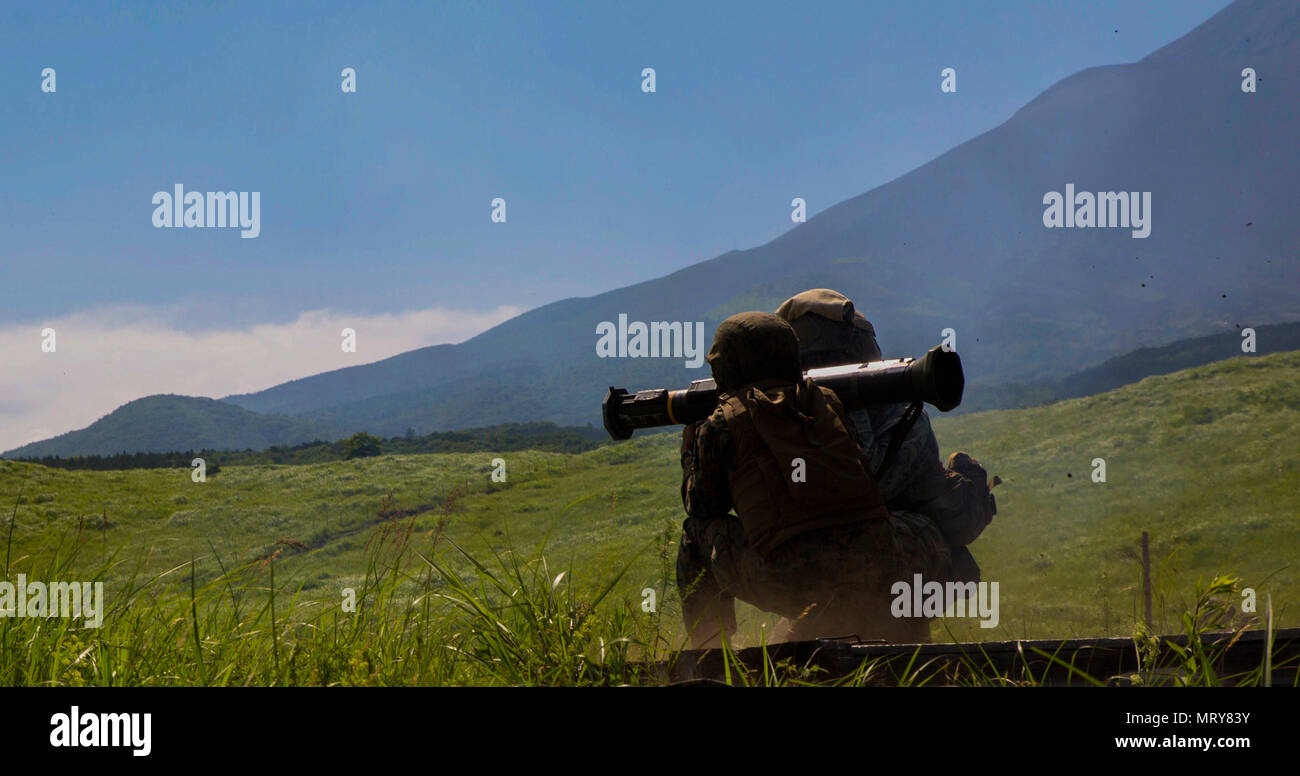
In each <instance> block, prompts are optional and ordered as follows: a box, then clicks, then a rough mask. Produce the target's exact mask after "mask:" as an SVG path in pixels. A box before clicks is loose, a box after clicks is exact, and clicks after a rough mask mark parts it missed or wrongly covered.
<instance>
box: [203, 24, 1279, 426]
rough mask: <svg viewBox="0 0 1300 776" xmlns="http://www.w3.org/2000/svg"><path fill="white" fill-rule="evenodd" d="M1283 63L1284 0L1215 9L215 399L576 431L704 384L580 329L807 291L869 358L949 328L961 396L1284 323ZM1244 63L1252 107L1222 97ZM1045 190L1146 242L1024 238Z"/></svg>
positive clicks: (748, 305) (393, 418)
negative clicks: (1132, 224) (818, 290)
mask: <svg viewBox="0 0 1300 776" xmlns="http://www.w3.org/2000/svg"><path fill="white" fill-rule="evenodd" d="M1298 50H1300V5H1298V4H1296V3H1294V2H1291V1H1290V0H1238V2H1236V3H1234V4H1232V5H1231V6H1229V7H1228V8H1226V9H1224V10H1223V11H1222V12H1220V13H1219V14H1217V15H1215V16H1214V17H1213V18H1211V19H1209V20H1208V21H1207V22H1205V23H1204V24H1202V25H1200V26H1199V27H1197V28H1196V29H1194V30H1192V31H1191V32H1190V33H1188V34H1187V35H1186V36H1184V37H1183V38H1180V39H1179V40H1177V41H1175V42H1173V43H1171V44H1169V45H1167V46H1165V47H1163V48H1161V49H1159V50H1157V51H1155V52H1154V53H1152V54H1150V55H1149V56H1147V57H1145V58H1143V59H1142V60H1140V61H1138V62H1134V63H1131V64H1122V65H1112V66H1106V67H1097V68H1091V69H1087V70H1084V71H1081V72H1079V73H1077V74H1075V75H1073V76H1071V77H1069V78H1066V79H1064V80H1062V81H1060V82H1058V83H1057V84H1055V85H1054V86H1052V87H1051V88H1049V89H1047V90H1046V91H1045V92H1043V93H1042V94H1041V95H1039V96H1038V97H1037V98H1035V99H1034V100H1032V101H1030V102H1029V103H1028V104H1026V105H1025V106H1024V107H1023V108H1021V109H1020V110H1019V111H1017V112H1016V113H1015V114H1014V115H1013V116H1012V117H1011V118H1010V119H1009V120H1007V121H1006V122H1005V123H1004V124H1002V125H1000V126H998V127H996V128H995V129H993V130H990V131H989V132H986V133H984V134H983V135H980V136H979V137H976V138H974V139H972V140H970V141H968V142H966V143H963V144H961V145H960V146H958V147H956V148H954V149H952V150H950V151H948V152H946V153H944V154H942V155H941V156H939V157H938V158H936V159H934V160H933V161H931V162H929V163H927V164H925V165H923V166H921V167H919V168H917V169H916V170H914V171H912V172H910V173H908V174H907V175H904V176H902V177H900V178H898V179H896V180H894V181H891V182H889V183H887V184H885V185H883V186H880V187H878V188H875V189H873V190H871V191H868V192H866V193H864V194H862V195H860V196H858V197H854V198H853V199H850V200H847V201H845V202H842V203H840V204H838V205H836V206H834V207H831V208H829V209H827V210H825V211H823V212H821V213H819V214H818V215H816V216H814V217H813V218H811V219H809V220H808V222H807V223H805V224H800V225H798V226H795V227H794V228H792V229H791V230H789V231H788V232H787V233H785V234H784V235H782V236H781V237H779V238H778V239H776V240H773V241H771V242H769V243H767V244H765V245H762V246H759V247H756V248H752V249H749V250H743V251H731V252H728V253H725V254H723V255H721V256H718V257H715V258H713V259H710V260H708V261H704V262H701V263H699V264H696V265H694V266H691V267H688V268H686V269H683V270H681V271H678V272H675V273H672V274H670V275H667V276H665V277H661V278H657V279H654V280H650V281H646V282H643V283H639V284H636V285H633V286H628V287H625V288H620V289H616V290H613V291H610V292H607V293H604V294H600V295H597V296H593V297H586V298H573V299H565V300H562V301H558V302H554V303H552V304H549V305H545V306H543V307H539V308H537V309H534V310H532V311H530V312H527V313H525V314H523V315H520V316H518V317H516V318H514V319H511V320H510V321H507V322H506V323H503V324H501V325H498V326H496V327H494V328H492V329H490V330H488V331H486V332H484V333H483V334H480V335H479V336H477V337H474V338H473V339H470V340H468V341H466V342H464V343H462V344H459V345H439V346H435V347H431V348H424V349H420V350H415V351H411V352H408V353H404V354H401V355H398V356H395V357H393V358H389V359H386V360H384V361H379V362H376V363H372V364H367V365H362V366H356V367H349V368H346V369H341V370H337V371H333V372H327V373H324V374H320V375H315V376H311V377H306V378H303V379H300V380H294V381H291V382H288V383H284V384H282V385H278V386H275V387H273V388H270V389H268V390H265V391H261V392H258V393H253V394H245V395H237V396H230V397H226V399H225V400H224V401H226V402H229V403H231V404H234V405H238V406H239V407H243V408H245V409H248V410H252V411H254V412H258V413H282V414H288V415H294V416H299V417H301V418H303V419H304V420H308V421H312V422H316V423H320V424H324V425H326V426H329V427H334V428H347V429H350V430H355V429H361V428H364V429H366V430H368V431H370V432H372V433H377V434H383V435H394V434H399V433H401V432H402V431H403V430H405V429H406V428H407V427H414V428H415V429H416V430H417V431H419V432H421V433H424V432H428V431H433V430H442V429H451V428H465V427H471V426H484V425H491V424H495V423H501V422H511V421H517V422H522V421H553V422H556V423H561V424H585V423H593V424H599V422H600V419H599V406H600V400H601V397H602V396H603V394H604V391H605V388H606V387H607V386H609V385H619V386H624V387H627V388H644V387H658V386H664V385H677V384H684V383H685V382H686V381H688V380H690V379H695V378H698V377H702V376H707V374H708V371H707V366H706V367H704V368H702V369H696V370H691V369H687V368H685V367H684V366H683V362H684V360H685V359H684V358H682V357H678V358H656V359H650V358H638V359H633V358H605V359H602V358H598V357H597V354H596V348H595V345H596V340H597V336H596V328H597V326H598V324H600V323H601V322H602V321H614V322H616V321H618V319H619V315H620V314H626V316H627V318H628V320H631V321H645V322H650V321H703V323H704V325H705V327H706V332H707V334H706V336H705V347H706V349H707V346H708V340H709V339H711V334H712V330H713V328H714V327H715V326H716V324H717V323H718V322H719V321H721V320H722V319H723V318H724V317H726V316H727V315H729V314H731V313H734V312H738V311H742V310H748V309H765V310H772V309H775V307H776V306H777V305H778V304H779V303H780V302H781V301H782V300H783V299H785V298H786V297H788V296H790V295H791V294H794V293H797V292H798V291H801V290H804V289H806V288H813V287H831V288H836V289H839V290H841V291H843V292H844V293H846V294H849V295H850V296H851V297H853V298H854V299H855V301H856V302H857V304H858V307H859V309H861V310H862V311H863V312H864V313H865V314H866V315H867V317H868V318H870V319H871V320H872V321H873V323H874V324H875V326H876V329H877V332H878V335H879V339H880V343H881V346H882V348H883V350H884V351H885V353H886V354H887V355H916V354H919V353H921V352H922V351H923V350H924V349H925V348H927V347H928V346H930V345H932V344H935V343H937V342H938V341H939V340H940V338H941V332H942V331H943V330H944V329H947V328H951V329H953V330H954V331H955V332H956V338H957V340H956V341H957V349H958V350H959V351H960V352H961V354H962V356H963V361H964V363H965V366H966V370H967V375H968V381H969V382H968V395H969V396H970V397H971V398H972V399H973V400H976V401H979V400H980V392H981V391H992V390H996V388H995V387H996V386H999V385H1002V384H1006V383H1012V382H1019V383H1033V382H1041V381H1050V380H1055V379H1058V378H1061V377H1063V376H1065V375H1068V374H1071V373H1074V372H1076V371H1078V370H1080V369H1082V368H1084V367H1087V366H1090V365H1094V364H1097V363H1099V362H1101V361H1103V360H1105V359H1107V358H1110V357H1113V356H1116V355H1119V354H1122V353H1126V352H1128V351H1132V350H1134V349H1136V348H1140V347H1150V346H1156V345H1161V344H1164V343H1167V342H1170V341H1173V340H1177V339H1180V338H1185V337H1194V336H1205V335H1209V334H1213V333H1216V332H1226V331H1236V327H1237V326H1243V327H1244V326H1259V325H1262V324H1268V323H1275V322H1281V321H1288V320H1296V319H1300V294H1297V293H1296V290H1297V288H1298V287H1300V284H1298V283H1297V280H1300V278H1298V277H1297V269H1296V266H1297V235H1298V229H1297V223H1296V219H1295V211H1296V206H1297V203H1300V183H1298V182H1297V181H1298V180H1300V155H1297V154H1296V153H1295V151H1294V138H1295V137H1296V136H1297V135H1300V116H1298V115H1297V110H1298V108H1297V106H1298V105H1300V88H1298V87H1300V61H1298V60H1297V57H1296V55H1295V52H1296V51H1298ZM1246 67H1250V68H1253V69H1254V70H1255V72H1256V73H1257V77H1258V90H1257V91H1256V92H1255V93H1245V92H1243V90H1242V88H1241V84H1242V80H1243V76H1242V70H1243V68H1246ZM862 152H863V153H871V150H870V149H863V151H862ZM1067 184H1073V186H1074V189H1075V190H1076V191H1079V192H1084V191H1086V192H1108V191H1115V192H1150V197H1151V211H1150V214H1149V215H1150V219H1151V220H1150V235H1149V236H1148V237H1146V238H1144V239H1136V238H1134V237H1133V236H1132V230H1131V229H1128V228H1053V229H1048V228H1046V227H1045V226H1044V220H1043V219H1044V195H1045V194H1046V193H1047V192H1053V191H1055V192H1063V191H1065V188H1066V186H1067ZM593 271H595V272H599V268H598V267H593ZM1262 344H1266V343H1262ZM1239 353H1240V351H1239V349H1238V350H1235V352H1234V350H1233V349H1231V348H1228V352H1225V353H1223V357H1225V358H1226V357H1229V356H1232V355H1236V354H1239Z"/></svg>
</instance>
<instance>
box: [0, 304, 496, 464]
mask: <svg viewBox="0 0 1300 776" xmlns="http://www.w3.org/2000/svg"><path fill="white" fill-rule="evenodd" d="M520 312H522V310H521V309H520V308H517V307H511V306H505V305H503V306H500V307H497V308H496V309H495V310H489V311H484V312H464V311H458V310H449V309H446V308H437V307H435V308H430V309H427V310H411V311H407V312H401V313H392V314H384V315H348V314H346V313H340V312H335V311H332V310H310V311H307V312H303V313H301V314H300V315H299V316H298V318H297V319H296V320H294V321H291V322H288V323H266V324H256V325H254V326H252V327H251V328H246V329H224V330H221V329H217V330H206V331H184V330H181V329H180V328H179V327H177V326H176V325H174V324H173V323H172V322H170V321H169V320H168V318H169V317H170V316H167V315H165V314H164V313H163V312H161V311H157V310H148V309H143V308H138V307H116V308H110V309H102V310H93V311H86V312H80V313H75V314H72V315H69V316H65V317H62V318H56V319H52V320H44V321H34V322H29V323H26V324H6V325H4V326H0V396H2V397H3V401H0V450H10V449H13V448H15V447H18V446H21V445H25V444H27V443H28V442H34V441H37V440H40V439H47V438H49V437H51V436H55V435H57V434H62V433H64V432H66V431H71V430H73V429H79V428H84V427H86V426H88V425H90V424H91V423H93V422H94V421H96V420H98V419H99V418H101V417H103V416H104V415H106V414H108V413H110V412H112V411H113V410H115V409H117V408H118V407H120V406H122V405H123V404H125V403H127V402H129V401H131V400H133V399H138V398H140V397H142V396H149V395H151V394H156V393H179V394H185V395H189V396H211V397H214V398H220V397H222V396H227V395H229V394H232V393H249V392H252V391H259V390H262V389H264V388H269V387H271V386H272V385H276V384H278V383H282V382H285V381H286V380H293V379H296V378H299V377H307V376H309V375H313V374H317V373H318V372H325V371H329V370H331V369H338V368H341V367H345V366H355V365H357V364H366V363H370V362H373V361H379V360H381V359H384V358H388V357H389V356H393V355H396V354H398V353H402V352H405V351H408V350H413V349H415V348H421V347H425V346H428V345H438V344H442V343H447V342H462V341H464V340H466V339H468V338H470V337H472V336H474V335H475V334H478V333H479V332H482V331H484V330H486V329H489V328H491V327H493V326H495V325H496V324H498V323H501V322H502V321H505V320H508V319H510V318H513V317H514V316H516V315H518V314H519V313H520ZM47 327H48V328H52V329H54V330H55V337H56V340H55V341H56V345H57V350H56V352H54V353H45V352H42V350H41V342H42V339H43V338H42V336H41V330H42V329H45V328H47ZM344 328H351V329H354V330H355V331H356V340H357V352H356V353H344V352H343V350H342V348H341V347H340V344H341V342H342V337H341V332H342V331H343V329H344Z"/></svg>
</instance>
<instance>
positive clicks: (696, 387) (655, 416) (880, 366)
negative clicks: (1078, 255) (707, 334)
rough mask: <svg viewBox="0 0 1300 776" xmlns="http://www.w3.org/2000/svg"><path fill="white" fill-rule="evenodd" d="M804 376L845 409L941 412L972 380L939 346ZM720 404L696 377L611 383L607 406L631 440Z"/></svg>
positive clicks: (615, 428) (709, 382) (608, 418)
mask: <svg viewBox="0 0 1300 776" xmlns="http://www.w3.org/2000/svg"><path fill="white" fill-rule="evenodd" d="M803 374H804V377H806V378H808V379H809V380H812V381H813V382H814V383H816V384H817V385H820V386H822V387H824V388H830V389H831V390H832V391H834V392H835V395H836V396H838V397H839V399H840V402H841V403H843V404H844V408H845V409H847V410H849V411H853V410H857V409H861V408H863V407H865V406H867V405H869V404H896V403H909V402H918V401H919V402H925V403H927V404H932V405H934V406H935V408H937V409H938V410H939V411H940V412H947V411H948V410H951V409H953V408H954V407H956V406H957V405H959V404H961V394H962V390H963V389H964V388H965V386H966V378H965V375H964V374H963V373H962V369H961V357H959V356H958V355H957V352H956V351H954V350H944V349H943V347H942V346H938V345H936V346H935V347H933V348H930V350H929V352H927V353H926V354H925V355H924V356H922V357H921V358H919V359H916V358H894V359H889V360H886V361H871V362H867V363H861V364H842V365H840V366H828V367H822V368H820V369H809V370H808V371H806V372H804V373H803ZM717 406H718V387H717V386H716V385H715V384H714V382H713V378H711V377H709V378H705V379H703V380H695V381H694V382H692V383H691V384H690V387H688V388H685V389H681V390H676V391H673V390H669V389H667V388H653V389H650V390H646V391H637V392H636V393H628V392H627V391H626V390H624V389H622V388H615V387H613V386H610V389H609V392H608V393H606V394H605V401H604V402H603V403H602V405H601V414H602V415H603V416H604V420H605V430H606V431H608V432H609V435H610V437H612V438H614V439H628V438H630V437H631V436H632V432H633V431H635V430H636V429H638V428H656V427H659V426H674V425H686V424H688V423H694V422H696V421H699V420H704V419H705V418H707V417H708V416H709V415H710V414H712V412H713V410H714V408H716V407H717Z"/></svg>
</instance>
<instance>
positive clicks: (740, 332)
mask: <svg viewBox="0 0 1300 776" xmlns="http://www.w3.org/2000/svg"><path fill="white" fill-rule="evenodd" d="M708 361H709V367H710V368H711V369H712V370H713V381H714V382H715V383H717V386H718V390H719V391H721V392H727V391H734V390H736V389H737V388H740V387H742V386H745V385H749V384H750V383H753V382H757V381H759V380H769V379H779V380H782V381H784V382H790V383H798V382H799V381H801V380H802V379H803V367H802V365H801V363H800V361H799V339H798V337H796V336H795V333H794V329H792V328H791V327H790V324H788V323H786V322H785V321H783V320H781V319H780V318H778V317H776V316H775V315H772V314H771V313H760V312H747V313H737V314H736V315H733V316H731V317H730V318H728V319H727V320H725V321H723V322H722V323H721V324H719V325H718V331H717V333H715V334H714V335H713V347H712V348H710V349H709V355H708Z"/></svg>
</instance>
